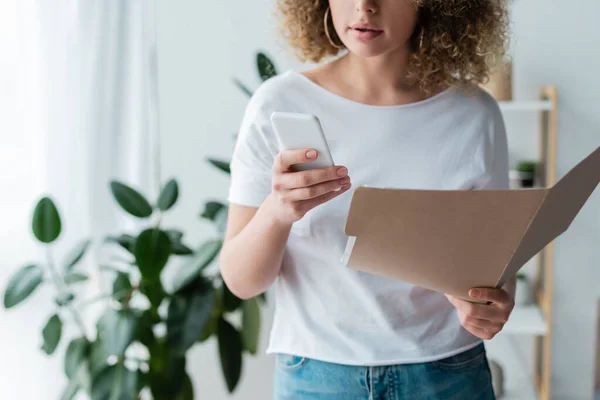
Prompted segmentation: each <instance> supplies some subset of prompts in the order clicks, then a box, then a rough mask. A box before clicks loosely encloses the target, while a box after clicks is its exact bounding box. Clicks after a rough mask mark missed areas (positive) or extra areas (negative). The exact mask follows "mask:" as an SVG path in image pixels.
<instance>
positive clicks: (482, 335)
mask: <svg viewBox="0 0 600 400" xmlns="http://www.w3.org/2000/svg"><path fill="white" fill-rule="evenodd" d="M463 326H464V328H465V329H466V330H467V331H469V332H471V333H472V334H473V335H475V336H477V337H478V338H479V339H483V340H490V339H493V338H494V336H496V334H497V333H498V332H499V331H489V330H487V329H485V328H479V327H477V326H473V325H469V324H465V325H463Z"/></svg>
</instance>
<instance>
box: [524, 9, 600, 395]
mask: <svg viewBox="0 0 600 400" xmlns="http://www.w3.org/2000/svg"><path fill="white" fill-rule="evenodd" d="M513 4H514V13H513V22H514V34H515V35H514V39H515V42H514V57H515V80H516V82H515V88H516V91H517V95H522V96H535V94H536V93H537V90H538V88H539V87H540V86H542V85H545V84H553V85H556V86H557V87H558V94H559V97H560V99H559V109H560V112H559V122H558V124H559V139H558V174H559V177H562V176H563V175H564V174H565V173H566V172H567V171H568V170H569V169H570V168H572V167H573V166H574V165H575V164H576V163H578V162H579V161H580V160H581V159H583V158H584V157H585V156H587V155H588V154H589V153H590V152H591V151H592V150H594V149H595V148H596V147H598V146H599V145H600V112H599V111H600V80H599V79H598V71H600V53H599V52H598V51H597V49H598V46H599V44H600V25H599V24H598V15H600V2H598V1H596V0H579V1H575V2H567V1H560V0H554V1H548V0H526V1H516V2H513ZM522 134H523V135H527V134H528V133H527V132H523V133H522ZM599 244H600V189H598V190H596V192H595V193H594V194H593V195H592V197H591V198H590V200H589V202H588V203H587V204H586V205H585V206H584V208H583V209H582V210H581V212H580V214H579V216H578V217H577V219H576V220H575V221H574V223H573V224H572V226H571V228H570V230H569V231H568V232H567V233H565V234H564V235H563V236H562V237H560V238H558V239H557V241H556V268H555V274H554V280H555V299H554V313H555V314H554V323H553V327H554V336H553V347H554V349H555V350H554V355H553V363H552V364H553V373H552V391H553V398H556V399H566V398H568V399H589V398H591V395H592V391H593V380H594V379H593V372H592V371H593V369H594V358H593V357H594V353H595V352H594V348H595V347H594V344H595V329H596V319H595V315H596V304H597V303H596V299H597V297H598V296H599V295H600V268H599V267H600V253H598V245H599Z"/></svg>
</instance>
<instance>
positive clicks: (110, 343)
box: [97, 309, 137, 357]
mask: <svg viewBox="0 0 600 400" xmlns="http://www.w3.org/2000/svg"><path fill="white" fill-rule="evenodd" d="M97 328H98V336H99V338H100V341H101V343H102V345H103V346H105V348H104V349H105V350H106V354H108V355H109V356H110V355H115V356H117V357H122V356H123V354H124V353H125V349H127V347H128V346H129V345H130V344H131V342H133V340H134V338H135V333H136V332H137V316H136V314H135V313H134V312H133V311H132V310H129V309H125V310H113V309H107V310H106V311H105V312H104V314H103V315H102V317H100V320H99V321H98V323H97Z"/></svg>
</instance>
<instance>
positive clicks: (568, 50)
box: [158, 0, 600, 399]
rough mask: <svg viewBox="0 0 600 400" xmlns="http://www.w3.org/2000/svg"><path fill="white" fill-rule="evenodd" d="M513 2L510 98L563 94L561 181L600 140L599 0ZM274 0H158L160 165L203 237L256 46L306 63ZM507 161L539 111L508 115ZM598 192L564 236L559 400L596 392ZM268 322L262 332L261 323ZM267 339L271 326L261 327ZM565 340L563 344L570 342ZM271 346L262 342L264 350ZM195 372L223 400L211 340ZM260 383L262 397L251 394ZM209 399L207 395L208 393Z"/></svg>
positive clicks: (524, 148) (184, 219) (247, 394)
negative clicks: (281, 31)
mask: <svg viewBox="0 0 600 400" xmlns="http://www.w3.org/2000/svg"><path fill="white" fill-rule="evenodd" d="M513 4H514V21H513V22H514V23H513V31H514V57H515V76H514V78H515V96H516V97H517V98H525V99H531V98H536V97H537V95H538V91H539V88H540V87H541V86H543V85H546V84H553V85H556V86H557V87H558V91H559V95H560V117H559V129H560V136H559V152H558V160H559V164H558V172H559V176H562V175H563V174H564V173H565V172H566V171H568V170H569V169H570V168H571V167H573V166H574V165H575V164H576V163H577V162H579V161H580V160H581V159H582V158H583V157H585V156H586V155H587V154H589V152H591V151H592V150H593V149H594V148H596V147H597V146H598V145H600V112H599V111H600V79H598V71H600V53H598V51H597V50H595V49H597V48H598V44H599V43H600V27H599V25H598V24H597V16H598V15H600V3H599V2H597V1H596V0H579V1H577V2H566V1H559V0H553V1H548V0H527V1H516V2H513ZM271 10H272V1H271V0H269V1H262V2H257V1H252V2H238V3H236V4H235V5H233V4H230V3H227V2H225V3H221V2H212V3H211V2H209V3H206V2H196V1H193V0H185V1H179V2H167V1H165V0H163V1H159V9H158V18H159V77H160V96H161V121H162V122H161V129H162V140H163V161H164V168H165V170H166V171H168V173H170V174H174V175H176V176H177V177H178V178H179V179H180V181H181V183H182V187H183V198H182V202H181V204H180V205H179V207H178V208H177V210H176V212H175V213H174V214H173V215H172V216H171V218H172V219H171V221H174V222H175V221H177V222H178V223H180V224H182V225H184V226H185V227H187V228H189V229H190V230H192V231H193V232H195V233H196V234H197V237H199V238H200V237H202V236H203V235H205V234H207V233H210V229H209V228H208V227H207V226H204V225H202V224H201V223H200V222H198V221H197V219H196V218H195V216H196V215H197V212H198V209H199V207H200V203H201V200H202V199H203V198H206V197H220V198H224V196H225V195H226V189H227V183H228V181H227V179H226V177H224V176H223V175H221V174H219V173H218V172H215V171H213V170H212V169H211V168H209V167H208V166H207V165H206V163H205V162H204V157H205V156H207V155H211V156H213V155H218V156H224V157H227V156H229V154H230V151H231V146H232V138H231V135H232V134H233V133H234V132H235V130H236V129H237V127H238V124H239V122H240V118H241V115H242V113H243V109H244V106H245V104H246V98H245V96H244V95H242V94H240V93H239V92H238V90H237V89H236V88H234V86H233V85H232V84H230V80H231V78H232V77H233V76H237V77H240V78H242V79H243V80H244V81H245V82H247V83H249V84H251V85H254V86H255V85H256V84H257V83H258V81H257V78H256V76H255V73H254V64H253V62H254V59H253V56H254V52H255V51H256V50H257V49H259V48H260V49H266V50H267V51H269V52H270V54H272V55H273V56H274V58H275V60H276V62H277V64H278V66H279V67H280V70H283V69H285V68H287V67H294V68H303V67H304V66H301V65H299V64H298V63H295V62H294V61H293V60H292V59H291V57H290V55H289V53H287V52H286V51H285V50H283V49H282V47H281V46H280V45H279V44H278V42H277V40H276V39H275V34H274V31H273V24H272V22H273V21H272V20H270V19H269V13H270V11H271ZM507 125H508V127H509V136H510V147H511V161H512V162H516V161H517V160H518V159H521V158H525V157H531V156H536V155H537V153H536V145H537V136H536V135H537V117H536V116H534V117H525V116H522V117H508V120H507ZM598 244H600V193H598V192H596V193H595V194H594V195H593V196H592V198H591V199H590V201H589V203H588V204H587V205H586V206H585V207H584V208H583V210H582V211H581V213H580V215H579V217H578V218H577V219H576V221H575V222H574V223H573V225H572V227H571V229H570V230H569V232H568V233H567V234H565V235H564V236H563V237H561V238H559V240H557V247H556V253H557V266H556V271H555V282H556V298H555V313H556V314H555V320H554V332H555V335H554V346H555V349H556V351H555V354H554V360H553V366H554V372H553V391H554V395H555V396H554V398H557V399H562V398H569V399H577V398H582V399H583V398H589V397H590V395H591V391H592V382H593V375H592V374H591V373H589V372H587V371H592V370H593V366H594V364H593V358H592V357H591V356H590V355H591V354H593V350H594V328H595V318H594V316H595V305H596V302H595V298H596V297H597V296H598V295H599V294H600V268H598V266H599V265H598V264H599V263H600V255H599V254H598V252H597V251H596V248H597V246H598ZM265 328H266V327H265ZM263 334H264V336H266V334H267V332H266V331H263ZM564 343H568V345H565V344H564ZM263 349H264V347H263ZM193 364H194V367H193V368H194V369H193V371H194V376H195V378H196V380H197V382H201V383H202V386H203V391H204V390H207V391H209V393H210V396H209V397H211V398H215V399H218V398H225V397H226V396H225V392H224V390H223V386H222V384H220V383H219V384H217V383H216V382H220V380H221V378H220V370H219V369H218V364H217V358H216V353H215V351H214V346H207V347H206V348H202V349H199V350H198V352H197V358H195V359H194V363H193ZM271 373H272V364H271V359H270V358H258V359H256V360H253V364H252V368H251V369H250V370H248V369H246V373H245V375H244V376H243V383H242V386H241V387H240V389H241V390H240V391H239V393H238V394H237V396H236V397H235V398H239V399H242V398H243V399H254V398H267V397H268V396H269V390H270V385H271ZM255 390H256V392H255ZM203 393H204V394H206V392H203Z"/></svg>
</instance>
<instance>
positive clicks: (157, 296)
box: [140, 280, 166, 307]
mask: <svg viewBox="0 0 600 400" xmlns="http://www.w3.org/2000/svg"><path fill="white" fill-rule="evenodd" d="M140 291H141V292H142V293H143V294H144V295H145V296H146V297H147V298H148V301H150V304H152V305H153V306H154V307H158V306H160V303H162V301H163V299H164V298H165V294H166V293H165V290H164V289H163V286H162V284H161V283H160V280H157V281H152V282H147V281H142V284H141V286H140Z"/></svg>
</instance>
